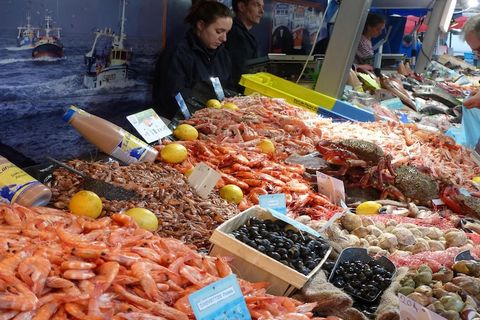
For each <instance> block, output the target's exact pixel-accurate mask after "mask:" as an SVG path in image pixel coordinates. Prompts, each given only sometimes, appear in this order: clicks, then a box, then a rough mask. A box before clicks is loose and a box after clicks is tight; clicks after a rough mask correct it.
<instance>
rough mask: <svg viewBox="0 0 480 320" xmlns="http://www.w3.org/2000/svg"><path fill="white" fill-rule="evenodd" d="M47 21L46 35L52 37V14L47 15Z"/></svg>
mask: <svg viewBox="0 0 480 320" xmlns="http://www.w3.org/2000/svg"><path fill="white" fill-rule="evenodd" d="M45 21H46V26H45V36H46V37H50V31H51V29H50V21H52V18H51V17H50V16H46V17H45Z"/></svg>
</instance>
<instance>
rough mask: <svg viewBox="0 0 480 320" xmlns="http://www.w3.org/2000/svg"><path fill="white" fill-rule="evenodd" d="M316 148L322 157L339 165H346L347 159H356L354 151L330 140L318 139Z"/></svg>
mask: <svg viewBox="0 0 480 320" xmlns="http://www.w3.org/2000/svg"><path fill="white" fill-rule="evenodd" d="M316 148H317V151H318V152H320V154H321V155H322V158H323V159H324V160H325V161H327V162H329V163H331V164H336V165H340V166H341V165H346V164H347V161H348V160H358V156H357V155H356V154H355V153H353V152H351V151H348V150H346V149H344V148H341V147H340V146H338V145H337V144H336V143H334V142H331V141H325V140H324V141H320V142H319V143H318V144H317V146H316Z"/></svg>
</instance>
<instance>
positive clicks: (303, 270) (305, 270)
mask: <svg viewBox="0 0 480 320" xmlns="http://www.w3.org/2000/svg"><path fill="white" fill-rule="evenodd" d="M299 271H300V273H301V274H304V275H307V274H309V273H310V270H309V269H308V268H305V267H304V268H300V269H299Z"/></svg>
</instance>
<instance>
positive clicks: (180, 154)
mask: <svg viewBox="0 0 480 320" xmlns="http://www.w3.org/2000/svg"><path fill="white" fill-rule="evenodd" d="M160 156H161V157H162V160H163V161H165V162H168V163H180V162H182V161H183V160H185V159H187V156H188V151H187V148H185V147H184V146H182V145H181V144H179V143H170V144H167V145H166V146H165V147H164V148H163V149H162V150H161V151H160Z"/></svg>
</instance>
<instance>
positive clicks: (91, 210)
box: [68, 190, 103, 219]
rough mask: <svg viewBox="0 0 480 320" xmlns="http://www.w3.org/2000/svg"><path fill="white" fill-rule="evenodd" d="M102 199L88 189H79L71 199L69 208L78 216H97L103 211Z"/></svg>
mask: <svg viewBox="0 0 480 320" xmlns="http://www.w3.org/2000/svg"><path fill="white" fill-rule="evenodd" d="M102 208H103V205H102V200H101V199H100V197H99V196H98V195H97V194H96V193H94V192H92V191H87V190H82V191H78V192H77V193H75V194H74V195H73V197H72V198H71V199H70V203H69V204H68V209H69V210H70V212H71V213H73V214H74V215H77V216H85V217H90V218H94V219H95V218H97V217H98V216H99V215H100V213H102Z"/></svg>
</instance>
